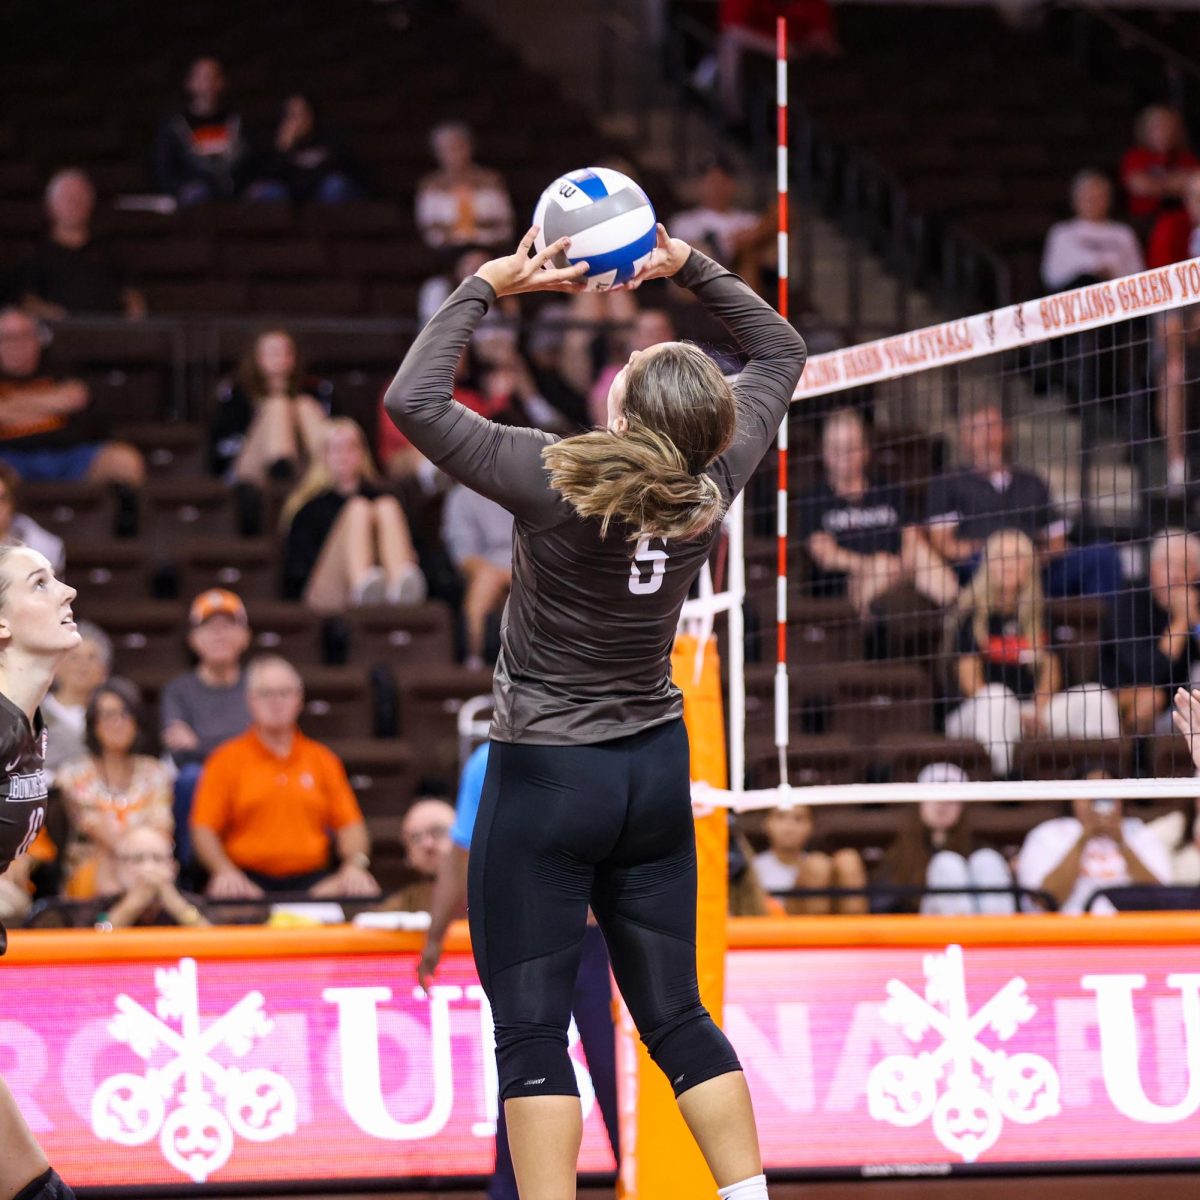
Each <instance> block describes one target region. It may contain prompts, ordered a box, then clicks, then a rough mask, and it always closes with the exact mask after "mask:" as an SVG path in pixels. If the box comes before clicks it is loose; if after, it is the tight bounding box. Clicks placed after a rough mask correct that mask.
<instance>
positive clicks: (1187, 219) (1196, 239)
mask: <svg viewBox="0 0 1200 1200" xmlns="http://www.w3.org/2000/svg"><path fill="white" fill-rule="evenodd" d="M1183 201H1184V204H1183V208H1176V209H1171V210H1169V211H1167V212H1164V213H1163V214H1162V215H1161V216H1160V217H1159V218H1158V220H1157V221H1156V222H1155V225H1154V229H1153V230H1152V231H1151V234H1150V246H1149V249H1148V251H1147V255H1146V257H1147V261H1148V263H1149V265H1150V266H1151V267H1164V266H1168V265H1169V264H1171V263H1175V262H1180V261H1182V260H1183V259H1185V258H1195V257H1198V256H1200V171H1193V172H1192V173H1191V174H1190V175H1189V176H1188V178H1187V183H1186V185H1185V187H1184V192H1183ZM1197 311H1198V310H1197V309H1196V307H1195V306H1189V307H1187V308H1174V309H1171V310H1170V311H1168V312H1165V313H1163V314H1162V315H1161V317H1160V318H1159V321H1158V323H1157V327H1156V329H1155V340H1156V355H1155V357H1156V359H1157V363H1156V365H1157V368H1158V380H1157V382H1158V389H1157V394H1156V404H1157V410H1158V427H1159V429H1160V430H1161V431H1162V435H1163V439H1164V440H1165V442H1166V451H1167V485H1168V487H1169V488H1171V490H1173V491H1182V490H1184V489H1185V488H1186V485H1187V479H1188V434H1189V433H1190V432H1191V431H1192V430H1193V429H1194V428H1195V423H1194V421H1192V420H1189V418H1188V392H1189V386H1188V385H1189V384H1190V383H1192V382H1193V381H1194V380H1195V379H1196V368H1197V364H1198V362H1200V356H1198V354H1197V348H1198V345H1200V336H1198V330H1197V318H1196V314H1197Z"/></svg>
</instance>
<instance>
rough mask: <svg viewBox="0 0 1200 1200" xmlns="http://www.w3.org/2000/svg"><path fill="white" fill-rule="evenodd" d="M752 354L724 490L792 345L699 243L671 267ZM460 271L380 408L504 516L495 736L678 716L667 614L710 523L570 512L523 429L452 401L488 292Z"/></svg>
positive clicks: (790, 387)
mask: <svg viewBox="0 0 1200 1200" xmlns="http://www.w3.org/2000/svg"><path fill="white" fill-rule="evenodd" d="M674 278H675V281H676V282H677V283H678V284H680V285H681V286H683V287H686V288H690V289H691V290H692V291H693V292H694V293H695V295H696V297H697V299H699V300H700V301H701V303H703V304H704V306H705V307H706V308H707V309H708V310H709V311H710V312H711V313H712V314H713V315H714V316H716V317H718V318H719V319H720V320H721V321H723V322H724V323H725V325H726V326H727V328H728V329H729V330H730V332H731V333H732V334H733V335H734V337H735V338H736V340H737V341H738V343H739V344H740V346H741V347H742V349H743V350H744V351H745V352H746V353H747V354H748V355H749V362H748V363H747V365H746V367H745V368H744V369H743V371H742V373H741V375H740V376H739V378H738V380H737V382H736V384H735V385H734V394H735V398H736V401H737V432H736V434H735V437H734V440H733V443H732V445H731V446H730V448H729V449H728V450H727V451H726V452H725V453H724V454H722V455H721V456H720V458H718V459H717V460H716V461H715V462H713V464H712V465H711V466H710V467H709V468H708V474H709V475H710V476H711V477H712V478H713V480H714V481H715V482H716V483H717V485H718V487H719V488H720V489H721V493H722V495H723V496H724V498H725V500H726V501H727V502H728V501H730V500H732V499H733V498H734V496H736V495H737V494H738V492H740V491H741V490H742V488H743V487H745V485H746V483H747V481H748V480H749V478H750V476H751V475H752V474H753V472H754V470H755V468H756V467H757V466H758V464H759V462H761V460H762V458H763V455H764V454H765V453H766V451H767V449H768V448H769V447H770V445H771V442H772V441H773V440H774V437H775V434H776V432H777V431H778V429H779V424H780V422H781V421H782V420H783V418H784V415H785V414H786V413H787V410H788V405H789V403H790V402H791V398H792V394H793V393H794V391H795V388H796V383H797V381H798V380H799V378H800V372H801V371H802V370H803V369H804V360H805V348H804V342H803V341H802V340H801V338H800V335H799V334H798V333H797V332H796V331H795V330H794V329H793V328H792V327H791V326H790V325H789V324H788V323H787V322H786V321H785V320H783V318H782V317H780V316H779V314H778V313H776V312H775V310H774V309H773V308H771V307H770V305H768V304H766V303H765V302H764V301H763V300H762V299H760V298H759V297H758V296H757V295H756V294H755V293H754V292H753V291H752V290H751V289H750V288H749V287H747V286H746V285H745V284H744V283H743V282H742V281H741V280H740V279H739V278H738V277H737V276H736V275H733V274H731V273H730V272H728V271H727V270H726V269H725V268H724V267H722V266H720V265H719V264H717V263H715V262H713V261H712V260H711V259H709V258H706V257H705V256H704V255H703V254H701V253H700V252H699V251H697V250H693V251H692V253H691V256H690V257H689V258H688V260H687V263H686V264H685V265H684V266H683V268H682V269H681V270H680V271H679V272H678V273H677V274H676V275H675V276H674ZM495 298H496V297H495V292H494V291H493V290H492V288H491V286H490V285H489V284H488V283H486V282H485V281H484V280H482V279H480V278H478V277H477V276H472V277H471V278H470V279H467V280H466V281H465V282H464V283H463V284H462V285H461V286H460V287H459V288H458V290H457V291H456V292H454V294H453V295H452V296H450V298H449V299H448V300H447V301H446V302H445V304H443V305H442V307H441V308H440V309H439V310H438V312H437V314H436V315H435V316H434V317H433V319H432V320H431V321H430V322H429V324H428V325H426V326H425V329H424V330H423V331H422V333H421V335H420V336H419V337H418V338H417V340H416V342H415V343H414V344H413V346H412V348H411V349H410V350H409V352H408V355H407V356H406V358H405V360H404V362H403V364H402V365H401V367H400V371H399V373H398V374H397V376H396V378H395V380H394V381H393V382H392V385H391V387H389V388H388V393H387V398H386V403H387V409H388V412H389V414H390V415H391V417H392V420H393V421H394V422H395V423H396V425H397V427H398V428H399V429H400V431H401V433H403V434H404V435H405V437H407V438H408V439H409V440H410V441H411V442H412V444H413V445H414V446H416V447H417V449H418V450H420V451H421V453H422V454H424V455H425V456H426V457H427V458H428V459H430V460H431V461H432V462H433V463H435V464H436V465H437V466H439V467H440V468H441V469H442V470H443V471H445V472H446V473H447V474H448V475H450V476H451V477H453V478H454V479H457V480H459V481H460V482H461V483H464V484H466V486H467V487H470V488H473V489H474V490H475V491H477V492H479V493H480V494H482V495H484V496H487V497H489V498H490V499H492V500H495V501H496V502H497V503H498V504H500V505H502V506H503V507H505V508H507V509H508V510H509V511H510V512H511V513H512V514H513V516H514V518H515V523H514V527H513V569H512V575H513V578H512V589H511V591H510V593H509V599H508V603H507V605H506V607H505V611H504V617H503V620H502V622H501V635H500V642H501V645H500V655H499V658H498V660H497V662H496V674H495V689H494V690H495V701H496V703H495V716H494V718H493V721H492V731H491V733H492V737H493V738H495V739H496V740H497V741H502V742H518V741H519V742H527V743H533V744H540V745H574V744H577V743H586V742H600V741H605V740H608V739H610V738H616V737H623V736H625V735H627V734H632V733H637V732H638V731H639V730H642V729H646V728H649V727H650V726H653V725H659V724H662V723H664V722H666V721H670V720H673V719H675V718H678V717H680V716H681V715H682V713H683V701H682V697H681V695H680V692H679V690H678V688H676V687H675V686H674V684H673V683H672V681H671V648H672V645H673V644H674V639H675V631H676V627H677V625H678V622H679V611H680V609H681V607H682V606H683V602H684V600H686V599H687V595H688V591H689V589H690V587H691V585H692V582H693V581H694V580H695V578H696V575H697V573H698V572H699V570H700V568H701V566H702V565H703V563H704V561H705V560H706V559H707V557H708V555H709V552H710V550H711V549H712V544H713V541H714V540H715V539H716V537H717V534H718V528H714V529H713V530H712V531H711V532H710V533H709V534H708V535H707V536H705V537H702V538H697V539H695V540H694V541H688V542H669V543H668V542H665V541H663V540H662V539H659V538H646V537H642V538H640V539H631V538H629V537H628V536H627V535H628V533H629V530H627V529H621V528H615V529H612V530H610V532H609V535H608V537H607V538H601V536H600V522H599V521H598V520H582V519H580V518H579V517H578V516H577V515H576V513H575V511H574V509H573V508H572V507H571V505H570V504H569V503H568V502H567V501H566V500H565V499H564V498H563V496H562V494H561V493H559V492H558V491H556V490H555V489H554V488H552V487H551V486H550V476H549V471H548V470H547V468H546V466H545V464H544V463H543V461H542V450H543V449H544V448H545V447H546V446H548V445H550V444H552V443H553V442H555V441H557V440H558V439H557V438H556V437H554V436H553V435H551V434H548V433H544V432H542V431H540V430H536V429H515V428H511V427H508V426H502V425H497V424H494V423H493V422H491V421H488V420H486V419H484V418H483V417H481V416H479V415H478V414H476V413H474V412H471V411H470V410H469V409H467V408H464V407H463V406H462V405H461V404H457V403H455V401H454V397H453V386H454V369H455V365H456V364H457V362H458V360H459V357H460V356H461V354H462V352H463V349H464V348H465V346H466V344H467V342H468V341H469V339H470V337H471V334H472V332H473V330H474V329H475V327H476V326H477V325H478V324H479V322H480V321H481V320H482V319H483V317H484V314H485V313H486V312H487V311H488V308H489V307H490V306H491V304H492V303H493V302H494V300H495Z"/></svg>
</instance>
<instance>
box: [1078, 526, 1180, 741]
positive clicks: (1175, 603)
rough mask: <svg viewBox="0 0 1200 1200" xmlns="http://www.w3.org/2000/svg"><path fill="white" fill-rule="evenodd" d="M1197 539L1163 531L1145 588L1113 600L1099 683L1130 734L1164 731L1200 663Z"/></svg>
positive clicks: (1177, 531)
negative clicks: (1175, 697)
mask: <svg viewBox="0 0 1200 1200" xmlns="http://www.w3.org/2000/svg"><path fill="white" fill-rule="evenodd" d="M1198 630H1200V538H1197V537H1196V535H1195V534H1191V533H1187V532H1186V531H1184V530H1182V529H1164V530H1163V531H1162V532H1161V533H1159V534H1157V535H1156V536H1155V538H1154V540H1153V541H1152V542H1151V545H1150V569H1149V577H1148V580H1147V586H1146V587H1145V588H1135V589H1131V590H1129V591H1123V592H1122V593H1121V594H1120V595H1119V596H1116V597H1114V598H1113V603H1112V607H1111V609H1110V610H1109V613H1108V615H1107V617H1106V620H1105V625H1104V628H1103V630H1102V638H1101V656H1100V678H1101V680H1103V682H1104V683H1105V685H1106V686H1107V687H1110V688H1112V689H1113V690H1114V691H1115V692H1116V696H1117V704H1118V706H1119V707H1120V710H1121V716H1122V718H1123V720H1124V723H1125V729H1126V731H1127V732H1128V733H1131V734H1151V733H1169V732H1170V730H1171V718H1170V715H1169V713H1168V708H1169V705H1170V703H1171V695H1172V693H1173V692H1174V691H1175V689H1176V688H1180V687H1186V686H1187V685H1188V683H1189V682H1190V680H1191V678H1192V673H1193V671H1194V670H1195V668H1196V667H1197V665H1200V634H1198Z"/></svg>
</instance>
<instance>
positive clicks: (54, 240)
mask: <svg viewBox="0 0 1200 1200" xmlns="http://www.w3.org/2000/svg"><path fill="white" fill-rule="evenodd" d="M45 204H46V216H47V217H48V218H49V221H50V229H49V231H48V234H47V236H46V238H45V239H44V240H43V241H41V242H39V243H38V244H37V246H35V247H34V250H33V254H32V255H31V256H30V257H29V259H28V260H27V261H26V262H25V263H24V264H22V266H21V267H20V268H19V270H18V278H19V282H18V285H17V286H18V291H19V292H20V295H21V305H22V307H23V308H24V309H25V311H26V312H27V313H29V314H30V315H31V316H35V317H39V318H40V319H41V320H43V321H58V320H61V318H63V317H65V316H68V315H69V314H72V313H111V312H121V313H124V314H125V316H127V317H131V318H135V319H136V318H139V317H144V316H145V315H146V299H145V297H144V296H143V295H142V293H141V292H139V291H138V290H137V289H136V288H135V287H133V286H132V285H131V284H130V282H129V278H128V276H127V274H126V272H125V270H124V268H123V266H122V265H121V262H120V260H119V259H118V257H117V255H116V253H115V252H114V250H113V248H112V247H111V246H110V245H109V244H108V242H107V241H104V240H103V239H101V238H97V237H94V236H93V234H92V216H93V214H94V212H95V209H96V189H95V187H93V185H92V181H91V178H90V177H89V176H88V174H87V172H86V171H81V170H79V169H78V168H77V167H72V168H69V169H67V170H65V171H59V172H58V174H56V175H55V176H54V177H53V178H52V179H51V180H50V182H49V183H48V184H47V185H46V195H45Z"/></svg>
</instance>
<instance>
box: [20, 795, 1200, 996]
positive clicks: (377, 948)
mask: <svg viewBox="0 0 1200 1200" xmlns="http://www.w3.org/2000/svg"><path fill="white" fill-rule="evenodd" d="M710 819H711V818H705V820H710ZM726 929H727V938H728V945H729V948H730V949H732V950H754V949H761V950H786V949H794V950H804V949H808V948H817V947H819V948H821V949H830V948H836V947H838V946H845V947H846V948H847V949H852V948H855V947H878V946H928V947H931V948H941V947H943V946H947V945H950V944H952V943H954V944H957V945H960V946H1097V945H1112V946H1122V945H1128V946H1134V945H1139V946H1140V945H1193V946H1194V945H1200V913H1190V912H1181V913H1126V914H1124V915H1122V916H1116V917H1064V916H1059V915H1057V914H1052V913H1048V914H1046V915H1045V916H1022V917H920V916H903V917H735V918H731V919H730V920H729V921H728V922H727V924H726ZM423 945H424V936H423V935H422V934H419V933H393V932H388V931H384V930H376V929H354V928H351V927H350V926H348V925H330V926H323V927H320V928H313V929H267V928H265V927H263V926H259V925H253V926H214V927H212V928H210V929H184V930H180V929H120V930H117V931H116V932H114V933H96V932H95V931H94V930H91V929H45V930H29V929H15V930H10V931H9V935H8V953H7V954H6V955H5V956H4V957H3V958H0V977H2V975H3V971H4V967H5V965H7V964H14V965H15V964H32V963H64V964H66V963H89V962H148V961H156V960H159V959H174V958H178V957H179V955H180V953H181V952H183V951H186V952H187V953H188V954H190V955H191V956H192V957H193V958H199V959H237V958H253V959H270V958H319V957H321V956H324V955H337V954H404V953H413V954H417V953H420V950H421V947H422V946H423ZM446 950H447V952H449V953H456V952H460V951H461V952H463V953H466V952H467V951H468V950H470V938H469V935H468V933H467V923H466V922H465V921H455V922H454V923H453V924H452V925H451V926H450V931H449V933H448V934H447V936H446Z"/></svg>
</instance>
